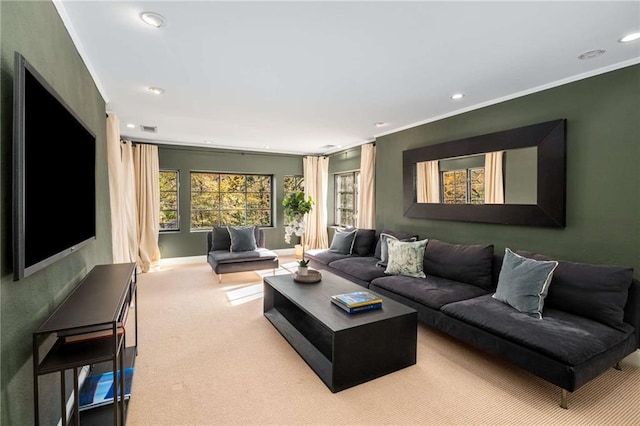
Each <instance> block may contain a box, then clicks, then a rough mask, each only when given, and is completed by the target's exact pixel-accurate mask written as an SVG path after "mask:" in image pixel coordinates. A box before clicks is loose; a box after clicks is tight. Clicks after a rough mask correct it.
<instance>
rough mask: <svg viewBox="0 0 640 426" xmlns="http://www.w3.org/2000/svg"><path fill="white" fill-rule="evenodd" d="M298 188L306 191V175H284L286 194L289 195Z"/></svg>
mask: <svg viewBox="0 0 640 426" xmlns="http://www.w3.org/2000/svg"><path fill="white" fill-rule="evenodd" d="M298 190H300V191H304V177H303V176H299V175H295V176H285V177H284V194H285V195H288V194H291V193H292V192H294V191H298Z"/></svg>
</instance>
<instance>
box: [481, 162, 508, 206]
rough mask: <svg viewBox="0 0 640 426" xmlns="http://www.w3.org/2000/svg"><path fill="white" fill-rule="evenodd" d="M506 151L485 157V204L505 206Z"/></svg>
mask: <svg viewBox="0 0 640 426" xmlns="http://www.w3.org/2000/svg"><path fill="white" fill-rule="evenodd" d="M503 154H504V151H496V152H488V153H486V154H485V157H484V203H485V204H504V176H503V174H502V158H503Z"/></svg>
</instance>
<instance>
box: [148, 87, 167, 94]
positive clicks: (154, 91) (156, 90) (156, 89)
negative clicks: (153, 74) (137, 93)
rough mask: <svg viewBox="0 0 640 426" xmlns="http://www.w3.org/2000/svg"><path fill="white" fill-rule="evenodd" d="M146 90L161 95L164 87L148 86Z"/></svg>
mask: <svg viewBox="0 0 640 426" xmlns="http://www.w3.org/2000/svg"><path fill="white" fill-rule="evenodd" d="M147 90H148V91H150V92H151V93H153V94H154V95H162V94H163V93H164V89H162V88H160V87H149V88H148V89H147Z"/></svg>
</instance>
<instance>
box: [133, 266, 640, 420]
mask: <svg viewBox="0 0 640 426" xmlns="http://www.w3.org/2000/svg"><path fill="white" fill-rule="evenodd" d="M264 273H271V272H268V271H265V272H264ZM138 280H139V281H138V282H139V285H138V315H139V355H138V358H137V361H136V366H135V369H136V372H135V376H134V381H133V390H132V397H131V401H130V405H129V414H128V422H127V424H128V425H304V424H306V425H322V424H324V425H338V424H339V425H383V424H384V425H401V424H413V425H471V424H485V425H501V424H505V425H506V424H530V425H542V424H571V425H589V424H592V425H638V424H640V367H638V365H639V363H638V353H636V354H633V355H632V356H631V357H629V358H628V359H627V360H625V361H624V362H623V364H622V367H623V370H622V371H617V370H614V369H611V370H609V371H607V372H606V373H605V374H603V375H602V376H600V377H598V378H596V379H595V380H593V381H591V382H590V383H588V384H587V385H585V386H583V387H582V388H580V389H579V390H578V391H576V392H575V393H573V394H571V395H570V396H569V410H563V409H562V408H560V407H559V405H558V404H559V398H560V390H559V389H558V388H557V387H555V386H553V385H550V384H548V383H546V382H545V381H543V380H541V379H538V378H537V377H534V376H532V375H530V374H528V373H526V372H524V371H522V370H520V369H518V368H515V367H512V366H510V365H507V364H505V363H503V362H501V361H500V360H498V359H495V358H493V357H489V356H486V355H484V354H483V353H481V352H479V351H477V350H475V349H473V348H471V347H469V346H466V345H464V344H462V343H459V342H457V341H456V340H454V339H452V338H449V337H448V336H446V335H443V334H440V333H438V332H435V331H432V330H429V329H427V328H426V327H424V326H422V325H420V326H419V327H418V353H417V355H418V361H417V364H416V365H414V366H411V367H408V368H405V369H403V370H400V371H398V372H395V373H392V374H389V375H386V376H384V377H381V378H378V379H376V380H373V381H370V382H367V383H364V384H362V385H359V386H356V387H353V388H350V389H347V390H344V391H342V392H338V393H336V394H333V393H331V391H329V389H328V388H327V387H326V386H325V385H324V383H323V382H322V381H321V380H320V379H319V378H318V377H317V376H316V374H315V373H314V372H313V371H312V370H311V369H310V368H309V367H308V366H307V364H306V363H305V362H304V361H303V360H302V359H301V358H300V356H298V354H297V353H296V352H295V350H294V349H293V348H292V347H291V346H289V344H288V343H287V342H286V341H285V340H284V338H283V337H282V336H281V335H280V334H279V333H278V331H277V330H276V329H275V328H274V327H273V326H272V325H271V323H270V322H269V321H268V320H267V319H266V318H265V317H264V316H263V315H262V299H261V287H262V286H261V277H260V276H259V275H258V274H257V273H253V272H249V273H237V274H229V275H225V277H224V280H223V282H222V283H218V280H217V278H216V276H215V275H214V274H213V273H212V272H211V268H210V267H209V265H207V264H205V263H203V264H191V265H180V266H165V267H163V269H162V270H160V271H158V272H152V273H147V274H142V275H139V277H138Z"/></svg>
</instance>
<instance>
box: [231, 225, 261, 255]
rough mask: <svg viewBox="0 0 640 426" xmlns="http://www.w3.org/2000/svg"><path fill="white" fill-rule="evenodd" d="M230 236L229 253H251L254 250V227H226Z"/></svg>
mask: <svg viewBox="0 0 640 426" xmlns="http://www.w3.org/2000/svg"><path fill="white" fill-rule="evenodd" d="M227 229H228V230H229V235H230V236H231V251H232V252H237V251H251V250H255V249H256V227H255V226H228V227H227Z"/></svg>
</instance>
